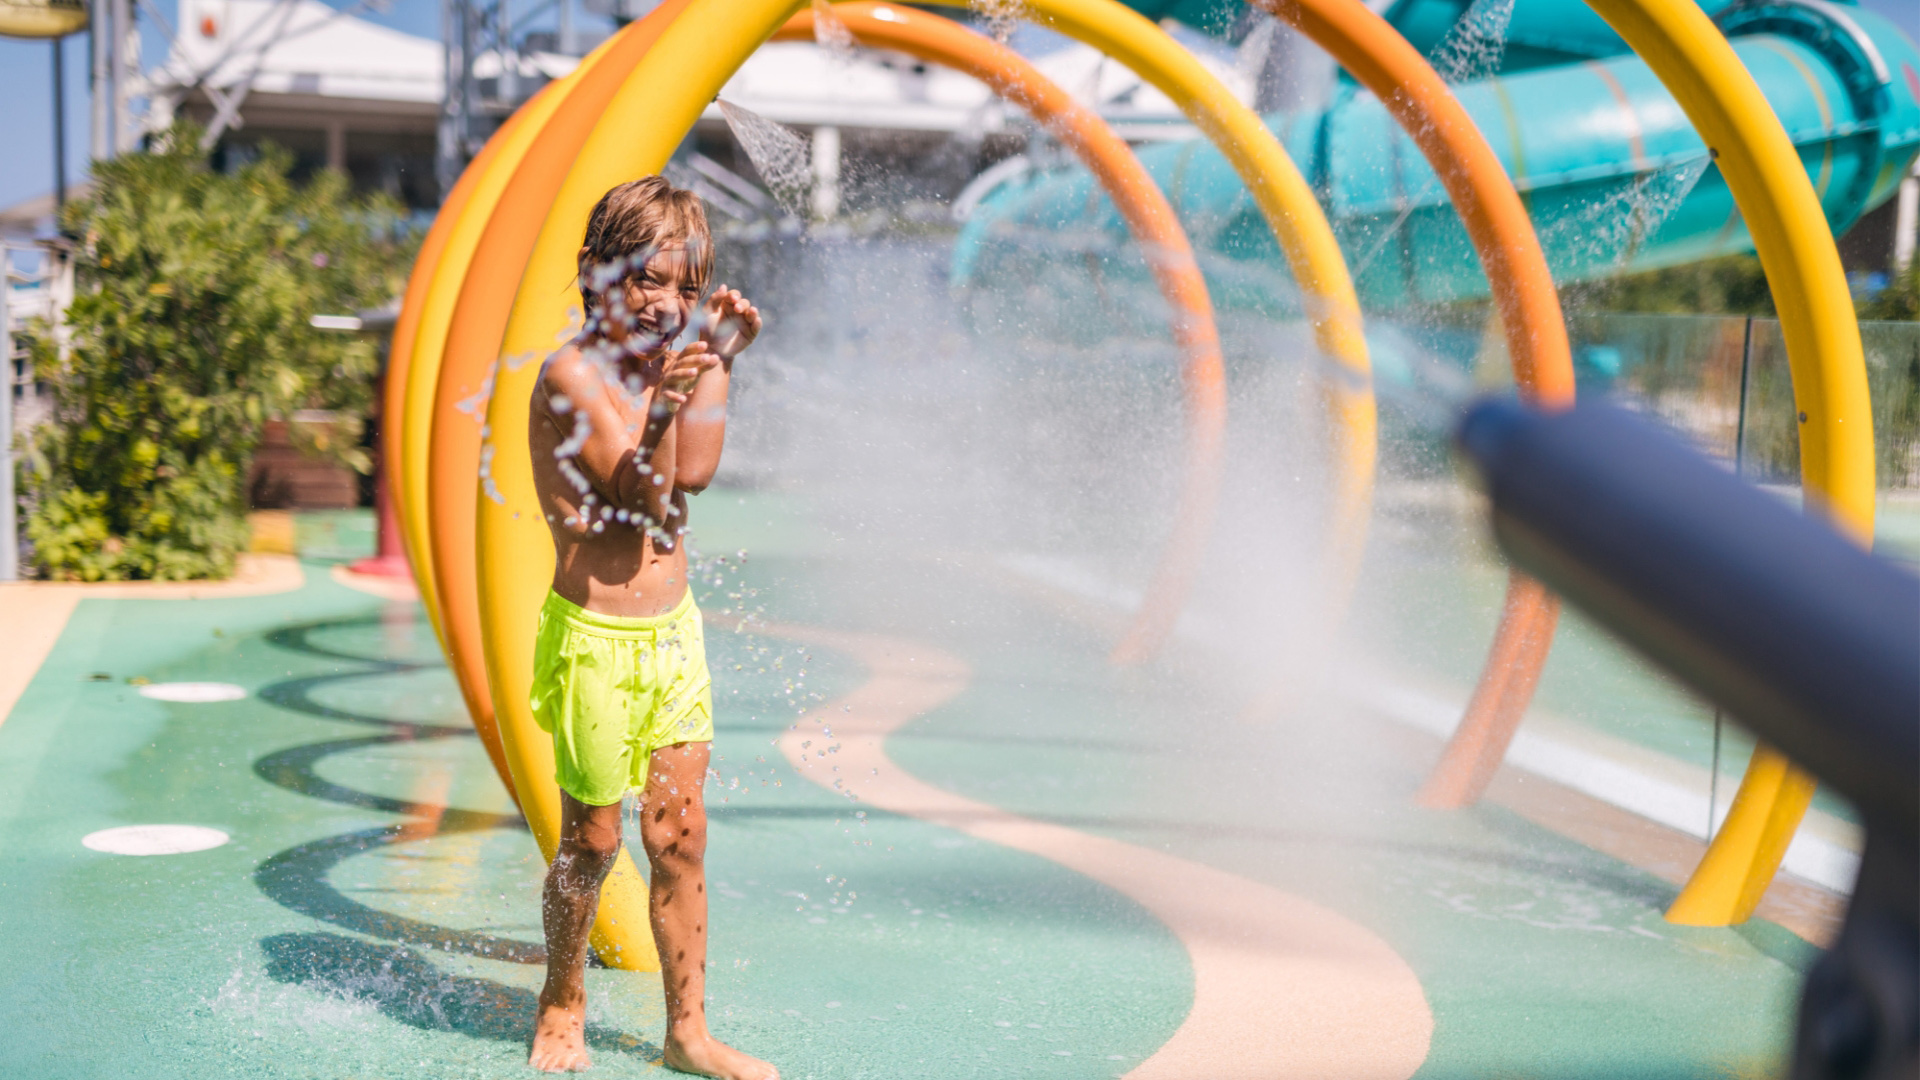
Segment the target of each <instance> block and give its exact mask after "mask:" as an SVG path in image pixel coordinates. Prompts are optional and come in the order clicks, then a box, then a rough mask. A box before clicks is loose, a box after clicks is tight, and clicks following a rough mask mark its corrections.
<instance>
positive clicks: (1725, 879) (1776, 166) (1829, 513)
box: [1587, 0, 1874, 926]
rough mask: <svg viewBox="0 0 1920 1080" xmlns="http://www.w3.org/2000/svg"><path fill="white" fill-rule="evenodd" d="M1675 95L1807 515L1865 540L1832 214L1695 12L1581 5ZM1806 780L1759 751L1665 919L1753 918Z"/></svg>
mask: <svg viewBox="0 0 1920 1080" xmlns="http://www.w3.org/2000/svg"><path fill="white" fill-rule="evenodd" d="M1587 5H1588V6H1589V7H1591V8H1593V10H1594V11H1595V12H1597V13H1598V14H1599V15H1600V17H1601V18H1602V19H1605V20H1606V21H1607V24H1608V25H1610V26H1612V27H1613V29H1614V31H1615V32H1616V33H1618V34H1619V35H1620V37H1621V38H1622V39H1623V40H1625V41H1626V43H1627V44H1628V45H1629V46H1631V47H1632V49H1633V51H1634V52H1636V53H1638V54H1639V55H1640V58H1641V59H1643V60H1645V61H1646V62H1647V66H1649V67H1651V68H1652V69H1653V72H1654V74H1655V75H1658V76H1659V77H1660V81H1661V82H1662V83H1665V84H1666V87H1667V89H1668V90H1669V91H1671V92H1672V94H1673V96H1674V100H1676V101H1678V102H1679V103H1680V107H1681V109H1683V110H1685V112H1686V114H1687V118H1688V119H1690V120H1692V121H1693V126H1694V127H1695V128H1697V129H1698V130H1699V132H1700V134H1701V137H1702V138H1704V139H1705V140H1706V143H1707V146H1708V148H1709V149H1710V151H1711V152H1712V153H1713V154H1714V156H1715V159H1716V161H1717V163H1718V164H1719V166H1720V172H1721V174H1722V175H1724V176H1725V177H1726V180H1727V187H1728V189H1729V190H1731V191H1732V192H1733V199H1734V203H1735V204H1736V205H1737V206H1739V208H1740V215H1741V217H1742V218H1743V219H1745V221H1746V223H1747V229H1748V231H1749V232H1751V233H1752V235H1753V246H1754V251H1755V252H1756V253H1757V254H1758V255H1759V256H1760V265H1761V268H1762V269H1763V270H1765V271H1766V275H1767V283H1768V286H1769V287H1770V288H1771V290H1772V292H1773V300H1774V306H1775V307H1776V308H1777V309H1778V310H1779V312H1780V331H1781V334H1782V336H1784V337H1785V338H1786V343H1787V366H1788V369H1789V371H1790V372H1791V373H1792V376H1793V396H1794V401H1795V404H1796V405H1797V407H1798V408H1799V413H1800V480H1801V484H1802V486H1803V488H1804V490H1805V492H1806V500H1807V505H1808V509H1809V510H1811V511H1812V512H1814V513H1818V514H1822V515H1824V516H1826V517H1828V518H1829V519H1831V520H1832V521H1833V522H1834V523H1835V524H1836V525H1838V526H1839V527H1840V528H1841V530H1842V531H1844V532H1847V533H1848V534H1850V535H1851V536H1853V538H1854V539H1856V540H1858V541H1860V542H1861V543H1871V542H1872V539H1873V512H1874V505H1873V496H1874V456H1873V410H1872V404H1871V402H1870V401H1869V400H1868V394H1867V368H1866V357H1865V354H1864V353H1863V351H1862V349H1861V347H1860V325H1859V323H1858V321H1857V320H1856V318H1855V316H1854V311H1853V300H1852V298H1851V296H1850V295H1849V294H1848V291H1847V281H1846V275H1845V273H1844V272H1843V271H1842V269H1841V266H1840V252H1839V249H1838V248H1837V247H1836V246H1835V245H1834V242H1833V233H1832V230H1831V229H1830V228H1829V227H1828V225H1827V218H1826V213H1825V212H1824V211H1823V210H1822V209H1821V206H1820V199H1819V197H1818V196H1817V195H1816V194H1815V193H1814V190H1813V184H1812V182H1811V181H1809V180H1808V179H1807V174H1806V170H1805V169H1804V168H1803V167H1802V166H1801V163H1800V157H1799V154H1798V153H1797V152H1796V151H1795V150H1794V146H1793V141H1792V140H1791V139H1789V138H1788V137H1787V133H1786V130H1785V129H1784V128H1782V127H1781V126H1780V119H1779V117H1777V116H1775V115H1774V113H1773V110H1772V108H1771V107H1769V106H1768V104H1767V99H1766V96H1765V95H1764V94H1762V93H1761V92H1760V88H1759V86H1757V85H1756V84H1755V83H1754V81H1753V76H1752V75H1750V74H1748V72H1747V69H1746V68H1745V67H1744V66H1743V65H1742V64H1741V63H1740V59H1739V57H1738V56H1737V55H1735V53H1734V51H1733V46H1732V45H1730V44H1729V43H1728V42H1727V39H1726V37H1725V36H1724V35H1722V34H1721V33H1720V30H1719V28H1718V27H1716V26H1715V25H1714V24H1713V22H1712V21H1711V20H1709V19H1708V18H1707V16H1706V15H1705V14H1704V13H1703V12H1702V11H1701V10H1700V9H1699V8H1698V7H1696V6H1695V5H1693V4H1684V3H1671V2H1666V3H1663V2H1660V0H1587ZM1813 788H1814V784H1813V779H1812V777H1810V776H1808V775H1807V774H1805V773H1804V772H1801V771H1800V770H1799V769H1797V768H1794V767H1793V766H1792V765H1790V764H1789V763H1788V762H1787V760H1786V759H1785V758H1784V757H1782V756H1781V755H1780V754H1778V753H1776V752H1774V751H1773V750H1771V749H1768V748H1766V747H1761V748H1759V749H1757V750H1755V751H1754V755H1753V760H1752V761H1751V762H1750V763H1749V764H1748V766H1747V774H1746V776H1745V777H1743V778H1742V779H1741V781H1740V790H1739V791H1738V792H1737V793H1735V795H1734V799H1733V805H1732V807H1731V808H1730V809H1729V810H1728V813H1727V820H1726V822H1725V824H1723V825H1722V826H1721V828H1720V832H1719V833H1718V834H1716V835H1715V836H1714V838H1713V841H1712V842H1711V843H1710V844H1709V845H1708V847H1707V853H1706V855H1705V857H1703V858H1702V859H1701V860H1700V865H1698V866H1696V867H1695V868H1694V871H1693V874H1692V876H1690V877H1689V878H1688V880H1687V884H1686V885H1685V887H1683V888H1682V889H1681V890H1680V895H1679V897H1678V898H1676V899H1675V900H1674V902H1673V906H1672V907H1671V908H1669V909H1668V911H1667V918H1668V919H1669V920H1671V921H1673V922H1676V923H1684V924H1688V925H1694V926H1725V925H1728V924H1730V923H1736V922H1742V921H1745V920H1746V919H1747V918H1748V917H1749V916H1751V915H1752V914H1753V909H1754V908H1755V907H1756V906H1757V905H1758V904H1759V903H1760V897H1761V895H1762V894H1763V893H1765V892H1766V888H1767V884H1768V883H1769V882H1771V881H1772V880H1773V876H1774V874H1775V873H1776V872H1778V870H1779V869H1780V860H1781V859H1782V858H1784V857H1785V855H1786V853H1787V844H1788V843H1789V842H1791V841H1792V839H1793V834H1794V832H1795V831H1796V830H1797V829H1798V828H1799V827H1800V820H1801V818H1803V817H1804V816H1806V812H1807V805H1808V804H1809V803H1810V802H1811V801H1812V799H1813Z"/></svg>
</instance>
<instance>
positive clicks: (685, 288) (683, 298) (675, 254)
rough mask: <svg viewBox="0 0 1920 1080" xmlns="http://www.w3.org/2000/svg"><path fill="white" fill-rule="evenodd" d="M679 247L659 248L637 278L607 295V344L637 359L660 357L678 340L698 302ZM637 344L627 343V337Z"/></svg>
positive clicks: (690, 268)
mask: <svg viewBox="0 0 1920 1080" xmlns="http://www.w3.org/2000/svg"><path fill="white" fill-rule="evenodd" d="M694 275H695V268H694V263H693V260H692V259H690V258H688V257H687V248H686V245H685V244H684V243H680V242H677V241H676V242H671V243H667V244H663V245H661V247H660V250H658V251H656V252H654V254H653V257H652V258H649V259H648V260H647V262H646V265H645V266H643V267H641V268H640V270H639V271H638V272H637V273H633V274H629V275H627V277H626V278H625V279H623V280H622V281H621V282H620V283H619V284H617V285H615V286H613V287H612V288H611V289H609V290H607V295H606V301H607V303H606V311H607V320H606V330H605V334H606V339H607V340H608V341H610V342H612V343H614V344H616V345H621V344H630V345H631V346H632V347H633V348H634V351H636V352H638V353H640V354H641V355H652V354H655V353H658V352H660V351H661V350H662V349H664V348H666V347H667V346H668V345H669V344H671V343H672V342H673V339H674V338H676V337H678V336H680V332H681V331H682V330H684V329H686V327H687V323H688V321H689V320H691V319H692V317H693V309H694V307H695V306H696V305H697V304H699V302H700V284H701V283H700V282H699V281H697V280H696V279H695V276H694ZM633 335H637V340H634V341H632V342H629V341H628V340H627V339H628V338H629V336H633Z"/></svg>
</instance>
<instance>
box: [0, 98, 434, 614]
mask: <svg viewBox="0 0 1920 1080" xmlns="http://www.w3.org/2000/svg"><path fill="white" fill-rule="evenodd" d="M196 138H197V132H195V131H193V130H192V129H191V128H189V127H186V126H184V125H183V126H180V127H176V128H175V129H173V130H172V131H170V132H169V133H167V134H166V135H165V136H163V137H162V138H161V139H159V140H158V143H157V145H156V147H155V149H153V150H152V151H151V152H147V153H138V154H128V155H125V156H122V157H119V158H116V159H114V160H112V161H107V162H97V163H95V165H94V192H93V195H92V196H91V197H90V198H88V199H86V200H85V201H82V202H76V203H74V204H72V205H70V206H69V207H68V208H67V212H66V216H65V218H64V220H63V224H64V225H65V226H66V228H67V230H68V232H69V235H72V236H75V237H78V238H79V242H78V245H79V246H78V250H77V251H76V252H75V274H76V279H75V298H74V302H73V305H72V307H71V309H70V310H69V311H68V313H67V330H68V334H69V348H68V349H67V350H66V352H65V356H64V358H63V357H62V356H61V355H60V354H59V353H58V352H57V351H56V349H55V348H54V346H53V344H52V342H51V341H50V340H48V337H47V336H46V335H42V337H41V339H40V340H37V341H36V342H34V364H35V369H36V372H37V373H38V374H39V376H40V377H41V378H43V379H45V380H47V381H48V382H49V383H50V384H51V387H52V398H53V406H54V407H53V413H52V419H51V421H50V422H49V423H47V424H45V425H42V426H41V427H40V428H39V429H38V430H37V431H36V432H35V434H34V438H33V440H32V444H31V447H30V452H29V467H28V468H27V469H25V470H24V473H25V475H23V476H22V477H21V480H22V489H23V491H24V493H25V495H26V501H27V504H28V517H27V537H28V539H29V541H30V542H31V543H32V545H33V561H34V564H35V565H36V566H38V568H39V572H40V573H41V575H42V576H44V577H48V578H53V579H59V580H78V581H107V580H126V579H139V578H147V579H157V580H179V579H188V578H207V577H223V576H226V575H228V574H231V573H232V571H233V565H234V559H235V557H236V556H237V555H238V554H239V553H240V552H242V551H244V550H245V549H246V546H247V526H246V517H245V513H246V492H245V483H246V478H247V469H248V466H249V464H250V462H251V460H252V457H253V452H254V449H255V448H256V447H257V446H258V445H259V442H260V438H261V428H262V425H263V423H264V422H265V421H266V420H267V419H268V418H270V417H277V416H291V415H292V414H293V413H294V412H295V411H296V410H299V409H313V408H318V409H335V410H339V411H341V412H342V413H343V414H345V415H348V416H353V417H358V416H362V415H364V414H365V410H366V406H367V404H368V401H369V398H370V395H371V393H372V385H373V375H374V370H375V366H376V363H377V357H376V353H375V349H374V345H373V343H372V342H371V341H369V340H367V339H366V338H363V337H360V336H359V335H353V334H340V333H328V332H325V331H319V330H315V329H313V328H312V327H311V326H310V325H309V324H308V320H309V318H311V317H312V316H313V315H315V314H319V313H327V312H350V311H353V310H355V309H358V308H362V307H367V306H371V305H377V304H381V303H385V302H386V301H387V300H389V299H390V298H391V297H393V296H394V295H395V294H396V293H397V292H398V291H399V289H400V288H401V286H402V284H403V275H404V273H405V269H406V263H407V259H408V258H409V256H410V251H411V246H412V237H411V235H410V233H409V232H408V231H407V230H405V229H404V228H403V220H402V218H401V211H400V207H399V206H398V205H397V204H395V203H393V202H392V201H390V200H387V199H383V198H373V199H363V198H357V197H355V196H353V195H351V194H350V192H349V191H348V187H347V182H346V179H345V178H344V177H342V176H340V175H339V174H337V173H332V172H323V173H321V174H319V175H318V176H317V177H316V178H315V179H314V180H313V181H312V182H311V183H307V184H296V183H294V182H292V181H291V180H290V179H289V177H288V169H289V167H290V165H291V160H292V159H291V158H290V157H289V156H288V155H286V154H284V153H279V152H268V153H267V154H265V155H263V156H262V157H261V158H260V159H259V160H257V161H255V162H253V163H251V164H248V165H246V166H243V167H241V168H240V169H238V170H236V171H234V172H232V173H219V172H215V171H213V170H212V169H211V168H209V167H208V165H207V162H206V160H205V158H204V156H203V155H202V154H201V153H200V152H199V151H198V150H197V148H196ZM347 441H348V442H349V443H351V442H352V440H347ZM331 452H332V454H333V455H334V456H336V457H337V458H339V459H340V460H344V461H346V462H348V463H349V464H352V465H353V466H355V467H356V468H359V469H361V470H363V471H364V470H365V469H366V468H367V467H368V463H367V462H366V461H365V460H364V455H362V454H361V453H360V452H359V451H358V450H357V449H354V448H352V447H351V446H347V447H338V446H336V447H334V448H333V449H332V450H331Z"/></svg>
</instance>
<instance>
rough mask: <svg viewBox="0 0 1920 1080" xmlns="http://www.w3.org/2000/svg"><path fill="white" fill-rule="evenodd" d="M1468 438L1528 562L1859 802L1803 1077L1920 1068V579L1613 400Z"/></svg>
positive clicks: (1483, 412)
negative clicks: (1849, 883)
mask: <svg viewBox="0 0 1920 1080" xmlns="http://www.w3.org/2000/svg"><path fill="white" fill-rule="evenodd" d="M1458 439H1459V444H1460V447H1461V449H1462V450H1463V451H1464V452H1465V453H1466V455H1467V456H1468V457H1469V458H1470V459H1472V461H1473V462H1474V464H1475V465H1476V466H1478V468H1479V470H1480V472H1481V474H1482V476H1483V477H1484V478H1485V480H1486V485H1487V489H1488V494H1489V495H1490V496H1491V498H1492V504H1493V528H1494V534H1495V536H1496V537H1497V539H1498V540H1499V542H1500V546H1501V548H1502V549H1503V550H1505V551H1506V553H1507V554H1508V556H1509V557H1510V558H1512V559H1513V561H1514V562H1515V563H1516V564H1517V565H1519V566H1520V567H1521V568H1522V569H1524V570H1526V571H1527V572H1529V573H1531V574H1533V575H1535V576H1536V577H1538V578H1540V579H1541V580H1542V581H1544V582H1545V583H1546V584H1547V585H1548V586H1550V587H1551V588H1553V589H1554V590H1556V591H1557V592H1559V593H1560V594H1561V595H1562V596H1564V597H1565V598H1566V599H1567V600H1569V601H1571V602H1572V603H1574V604H1575V605H1577V606H1579V607H1580V608H1581V609H1582V610H1584V611H1585V612H1586V613H1587V614H1588V615H1590V616H1592V617H1593V618H1594V619H1595V620H1597V621H1598V622H1600V623H1601V624H1602V625H1603V626H1605V627H1607V629H1609V630H1610V631H1612V632H1613V633H1615V634H1616V635H1618V636H1620V637H1621V638H1623V639H1625V640H1626V641H1627V642H1628V643H1629V644H1631V645H1633V646H1634V647H1635V648H1637V649H1639V650H1640V651H1641V652H1643V653H1645V654H1646V655H1647V656H1648V657H1649V658H1651V659H1652V660H1654V661H1655V662H1656V663H1658V664H1660V665H1661V666H1662V667H1664V668H1666V669H1667V670H1668V671H1671V672H1672V673H1673V674H1674V675H1676V676H1678V677H1679V678H1680V679H1681V680H1682V681H1684V682H1686V683H1687V684H1688V685H1690V686H1692V687H1693V688H1694V689H1695V690H1697V691H1699V692H1700V693H1701V694H1702V695H1704V696H1705V697H1707V698H1708V699H1709V700H1711V701H1713V702H1714V703H1715V704H1717V705H1719V706H1721V707H1722V708H1724V709H1726V710H1727V712H1728V713H1730V714H1731V715H1733V716H1734V717H1736V718H1738V719H1739V720H1740V721H1741V722H1743V723H1744V724H1746V725H1747V726H1748V727H1750V728H1752V729H1753V730H1754V731H1755V732H1756V733H1758V734H1759V735H1760V736H1761V737H1762V738H1764V739H1766V740H1767V741H1769V742H1771V743H1773V744H1774V745H1776V746H1778V747H1780V749H1781V750H1783V751H1784V752H1785V753H1786V754H1787V755H1788V756H1789V757H1791V758H1792V759H1793V760H1795V761H1796V762H1798V763H1800V764H1801V765H1803V766H1805V767H1806V768H1808V769H1810V770H1811V771H1812V772H1813V773H1814V774H1815V775H1817V776H1818V777H1820V779H1821V780H1822V781H1823V782H1825V783H1827V784H1830V785H1832V786H1833V787H1834V788H1836V789H1837V790H1838V791H1840V792H1841V793H1842V794H1844V795H1845V796H1846V797H1847V798H1848V799H1850V800H1852V802H1853V803H1854V804H1855V805H1856V806H1857V807H1859V809H1860V811H1861V813H1862V815H1863V816H1864V818H1865V819H1866V823H1867V844H1866V851H1865V853H1864V858H1863V860H1862V864H1861V872H1860V879H1859V882H1858V884H1857V886H1856V888H1855V891H1854V896H1853V900H1852V902H1851V904H1850V905H1849V907H1848V911H1847V922H1846V926H1845V928H1844V929H1843V930H1842V932H1841V936H1840V940H1839V941H1838V942H1836V943H1835V945H1834V948H1833V949H1832V950H1831V951H1830V952H1828V954H1827V955H1826V956H1824V957H1823V958H1822V959H1821V961H1820V963H1819V965H1817V966H1816V967H1815V969H1814V970H1813V971H1812V972H1811V973H1809V975H1808V978H1807V986H1806V992H1805V995H1804V998H1803V1000H1802V1003H1801V1019H1800V1032H1799V1044H1798V1047H1797V1049H1796V1054H1795V1065H1794V1074H1795V1075H1796V1076H1799V1077H1836V1078H1837V1077H1889V1078H1892V1077H1900V1078H1902V1080H1911V1078H1912V1077H1914V1076H1916V1074H1920V931H1917V930H1916V927H1917V926H1920V577H1915V576H1914V575H1912V574H1910V573H1908V572H1906V571H1904V570H1901V569H1899V568H1897V567H1895V566H1893V565H1892V564H1890V563H1888V562H1886V561H1884V560H1881V559H1877V558H1875V557H1873V556H1872V555H1869V554H1867V553H1865V552H1863V551H1861V550H1860V549H1859V548H1858V547H1856V546H1855V545H1854V544H1852V543H1850V542H1848V541H1847V540H1846V539H1845V538H1844V537H1842V536H1841V535H1840V534H1838V533H1837V532H1835V531H1834V530H1833V529H1831V528H1829V527H1828V526H1826V525H1824V524H1822V523H1821V522H1819V521H1816V520H1813V519H1812V518H1809V517H1807V516H1805V515H1802V514H1799V513H1796V512H1795V511H1793V510H1792V509H1790V508H1788V507H1787V506H1785V505H1783V504H1782V503H1781V501H1780V500H1779V499H1777V498H1775V497H1773V496H1771V495H1768V494H1766V493H1765V492H1762V491H1760V490H1759V489H1758V488H1755V487H1753V486H1751V485H1749V484H1746V483H1744V482H1742V481H1740V480H1738V479H1736V478H1735V477H1733V476H1732V475H1731V474H1729V473H1728V472H1727V471H1726V470H1725V469H1723V468H1721V467H1719V466H1717V465H1715V464H1714V463H1713V462H1712V461H1710V460H1708V459H1707V458H1705V457H1703V456H1702V455H1700V454H1699V453H1698V452H1696V451H1695V450H1693V449H1692V448H1691V447H1689V446H1687V445H1686V444H1685V443H1683V442H1682V441H1681V440H1680V439H1679V438H1678V437H1676V436H1674V435H1673V434H1671V433H1669V432H1667V431H1666V430H1665V429H1663V428H1661V427H1659V426H1657V425H1656V424H1654V423H1652V422H1650V421H1648V420H1645V419H1643V418H1641V417H1639V416H1636V415H1635V414H1633V413H1630V412H1628V411H1626V410H1624V409H1620V408H1617V407H1614V406H1610V405H1604V404H1583V405H1580V406H1577V407H1575V408H1572V409H1569V410H1566V411H1562V412H1553V413H1549V412H1541V411H1536V410H1532V409H1527V408H1524V407H1522V406H1521V405H1519V404H1517V403H1514V402H1512V401H1507V400H1495V401H1488V402H1483V403H1481V404H1479V405H1477V406H1475V407H1474V408H1473V409H1472V410H1470V411H1469V412H1468V413H1467V415H1466V418H1465V419H1464V420H1463V421H1462V423H1461V425H1460V430H1459V436H1458Z"/></svg>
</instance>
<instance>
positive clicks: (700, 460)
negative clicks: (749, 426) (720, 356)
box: [673, 359, 733, 495]
mask: <svg viewBox="0 0 1920 1080" xmlns="http://www.w3.org/2000/svg"><path fill="white" fill-rule="evenodd" d="M732 381H733V361H732V360H730V359H729V360H723V361H721V362H720V364H719V366H718V367H715V368H714V369H713V370H712V371H709V372H707V373H706V374H705V375H702V376H700V381H699V382H697V383H695V384H694V387H693V393H691V394H688V395H687V403H686V404H685V405H682V406H681V407H680V413H679V416H678V417H677V418H676V421H675V422H676V423H677V424H678V425H679V426H678V427H676V428H675V429H674V443H675V449H676V450H677V451H678V457H677V459H676V460H675V462H674V473H673V484H674V486H675V487H677V488H679V489H680V490H682V491H685V492H689V493H691V494H694V495H698V494H700V493H701V492H702V491H705V490H706V489H707V485H708V484H710V483H712V482H713V474H714V473H715V472H717V471H718V470H719V468H720V451H721V450H722V449H723V448H724V447H725V445H726V441H727V390H728V387H729V386H731V385H732Z"/></svg>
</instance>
